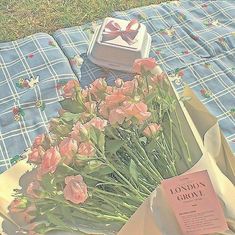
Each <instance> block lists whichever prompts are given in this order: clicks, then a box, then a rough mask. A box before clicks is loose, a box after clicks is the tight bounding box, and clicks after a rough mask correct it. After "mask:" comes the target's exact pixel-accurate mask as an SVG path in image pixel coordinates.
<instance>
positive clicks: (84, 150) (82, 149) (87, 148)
mask: <svg viewBox="0 0 235 235" xmlns="http://www.w3.org/2000/svg"><path fill="white" fill-rule="evenodd" d="M78 154H79V155H81V156H84V157H93V156H94V155H95V148H94V146H93V145H92V143H90V142H83V143H81V144H80V145H79V147H78Z"/></svg>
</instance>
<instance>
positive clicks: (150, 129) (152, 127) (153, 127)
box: [143, 123, 161, 137]
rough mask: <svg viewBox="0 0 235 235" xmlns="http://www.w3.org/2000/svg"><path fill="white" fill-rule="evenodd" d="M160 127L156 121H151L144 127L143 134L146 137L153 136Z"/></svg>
mask: <svg viewBox="0 0 235 235" xmlns="http://www.w3.org/2000/svg"><path fill="white" fill-rule="evenodd" d="M160 129H161V126H160V125H158V124H157V123H151V124H149V125H148V126H147V127H146V128H145V129H144V131H143V134H144V135H145V136H146V137H151V136H154V135H155V134H156V133H157V132H158V131H159V130H160Z"/></svg>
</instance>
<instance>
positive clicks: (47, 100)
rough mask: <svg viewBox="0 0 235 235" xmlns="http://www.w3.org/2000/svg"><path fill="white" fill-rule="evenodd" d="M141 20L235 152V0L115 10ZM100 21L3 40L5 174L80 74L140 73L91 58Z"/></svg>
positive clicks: (89, 77)
mask: <svg viewBox="0 0 235 235" xmlns="http://www.w3.org/2000/svg"><path fill="white" fill-rule="evenodd" d="M112 16H113V17H117V18H121V19H126V20H130V19H133V18H137V19H138V20H139V21H140V22H141V23H143V24H145V25H146V27H147V30H148V32H149V33H150V35H151V37H152V48H151V52H150V57H154V58H156V60H157V61H158V63H159V64H160V65H161V67H162V69H163V70H164V71H165V72H166V73H167V74H168V75H169V78H170V80H171V81H172V83H173V84H174V85H175V87H176V89H177V91H179V92H181V91H182V89H183V87H184V85H185V84H188V85H189V86H190V87H191V88H192V89H193V90H194V92H195V94H196V95H197V97H198V98H199V99H200V100H201V101H202V102H203V103H204V104H205V105H206V107H207V108H208V109H209V111H210V112H211V113H212V114H213V115H214V116H216V117H217V118H218V120H219V124H220V127H221V129H222V131H223V133H224V135H225V137H226V139H227V141H228V143H229V144H230V146H231V148H232V150H233V152H235V4H234V3H233V1H220V0H213V1H212V0H211V1H199V0H195V1H190V0H186V1H172V2H167V3H163V4H160V5H150V6H147V7H141V8H135V9H131V10H128V11H122V12H114V13H113V14H112ZM100 23H101V20H100V21H96V22H92V23H88V24H86V25H83V26H79V27H72V28H67V29H61V30H58V31H56V32H55V33H54V34H53V36H50V35H48V34H43V33H40V34H35V35H32V36H30V37H27V38H25V39H20V40H17V41H14V42H9V43H1V44H0V172H3V171H5V170H6V169H7V168H9V167H10V166H11V165H12V164H14V162H15V161H16V159H17V158H18V157H19V156H20V155H21V153H22V152H24V151H25V150H27V148H28V147H30V145H31V143H32V141H33V139H34V137H35V136H36V135H38V134H39V133H42V132H45V131H46V132H48V129H47V124H48V120H50V118H52V117H55V116H57V112H58V110H59V108H60V106H59V103H58V101H59V100H60V99H61V96H60V95H61V94H60V91H59V89H57V88H58V86H59V85H60V84H61V83H64V82H65V81H66V80H68V79H78V80H79V81H80V83H81V85H82V86H83V87H85V86H88V85H89V84H90V83H91V82H92V81H94V80H95V79H96V78H98V77H106V78H107V81H108V82H109V83H112V82H113V81H114V80H115V79H116V78H117V77H120V78H123V79H131V78H132V76H133V75H131V74H126V73H123V72H119V71H113V70H109V69H105V68H101V67H98V66H96V65H94V64H93V63H91V62H90V61H89V60H88V59H87V56H86V52H87V49H88V45H89V41H90V39H91V37H92V34H93V33H94V30H95V28H96V26H97V25H98V24H100Z"/></svg>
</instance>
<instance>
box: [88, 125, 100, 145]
mask: <svg viewBox="0 0 235 235" xmlns="http://www.w3.org/2000/svg"><path fill="white" fill-rule="evenodd" d="M89 134H90V138H91V140H92V142H93V143H95V144H97V142H98V137H97V135H96V131H95V129H94V128H90V130H89Z"/></svg>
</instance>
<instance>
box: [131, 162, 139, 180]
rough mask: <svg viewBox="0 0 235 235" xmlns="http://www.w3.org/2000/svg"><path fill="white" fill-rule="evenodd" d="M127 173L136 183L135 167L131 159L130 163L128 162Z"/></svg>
mask: <svg viewBox="0 0 235 235" xmlns="http://www.w3.org/2000/svg"><path fill="white" fill-rule="evenodd" d="M129 171H130V174H131V177H132V178H133V179H134V180H135V181H138V173H137V166H136V164H135V162H134V161H133V160H132V159H131V161H130V167H129Z"/></svg>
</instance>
